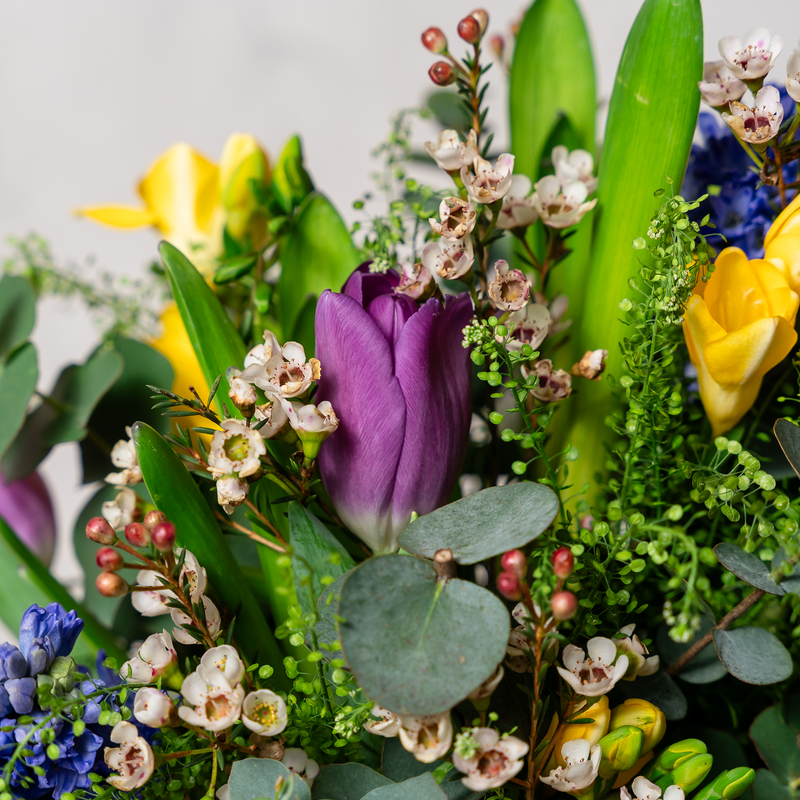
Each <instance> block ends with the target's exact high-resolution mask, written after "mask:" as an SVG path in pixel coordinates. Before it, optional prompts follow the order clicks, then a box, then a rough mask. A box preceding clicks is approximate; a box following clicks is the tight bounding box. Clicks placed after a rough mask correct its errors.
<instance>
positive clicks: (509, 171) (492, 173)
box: [461, 153, 514, 203]
mask: <svg viewBox="0 0 800 800" xmlns="http://www.w3.org/2000/svg"><path fill="white" fill-rule="evenodd" d="M473 169H474V171H475V174H474V175H470V171H469V167H467V166H466V165H464V166H463V167H461V180H462V181H463V183H464V186H465V187H466V189H467V194H468V195H469V196H470V197H471V198H472V200H474V201H475V202H476V203H494V202H496V201H497V200H501V199H502V198H503V197H505V196H506V194H507V193H508V190H509V188H510V187H511V178H512V175H513V171H514V156H512V155H511V154H510V153H503V154H502V155H501V156H500V157H499V158H498V159H497V161H496V162H495V165H494V168H492V165H491V164H490V163H489V162H488V161H487V160H486V159H484V158H481V157H480V156H476V157H475V160H474V161H473Z"/></svg>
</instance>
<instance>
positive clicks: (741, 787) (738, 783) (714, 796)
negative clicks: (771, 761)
mask: <svg viewBox="0 0 800 800" xmlns="http://www.w3.org/2000/svg"><path fill="white" fill-rule="evenodd" d="M755 777H756V773H755V770H753V769H751V768H750V767H736V768H735V769H729V770H726V771H725V772H723V773H722V774H721V775H719V776H717V778H716V779H715V780H714V782H713V783H710V784H709V785H708V786H705V787H704V788H703V789H701V790H700V791H699V792H698V793H697V794H696V795H695V796H694V800H734V798H736V797H739V796H740V795H742V794H744V793H745V792H746V791H747V790H748V789H749V788H750V784H751V783H752V782H753V781H754V780H755Z"/></svg>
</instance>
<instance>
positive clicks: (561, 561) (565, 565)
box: [550, 547, 575, 578]
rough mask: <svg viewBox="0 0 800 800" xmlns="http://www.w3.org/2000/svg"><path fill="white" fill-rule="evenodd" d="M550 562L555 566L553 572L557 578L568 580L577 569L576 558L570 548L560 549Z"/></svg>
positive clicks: (551, 557)
mask: <svg viewBox="0 0 800 800" xmlns="http://www.w3.org/2000/svg"><path fill="white" fill-rule="evenodd" d="M550 562H551V563H552V565H553V572H555V574H556V577H557V578H568V577H569V576H570V574H571V573H572V570H573V569H574V568H575V556H573V555H572V551H571V550H570V549H569V547H559V548H558V550H556V551H555V553H553V555H552V556H550Z"/></svg>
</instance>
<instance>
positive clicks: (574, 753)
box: [561, 739, 592, 764]
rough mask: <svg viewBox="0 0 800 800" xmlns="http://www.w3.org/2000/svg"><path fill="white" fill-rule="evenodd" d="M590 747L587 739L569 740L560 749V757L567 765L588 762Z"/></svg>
mask: <svg viewBox="0 0 800 800" xmlns="http://www.w3.org/2000/svg"><path fill="white" fill-rule="evenodd" d="M591 749H592V745H591V743H590V742H589V740H588V739H570V740H569V741H568V742H564V745H563V746H562V748H561V757H562V758H563V759H564V761H566V762H567V764H573V763H576V764H577V763H578V762H579V761H588V760H589V753H590V751H591Z"/></svg>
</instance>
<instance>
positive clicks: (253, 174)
mask: <svg viewBox="0 0 800 800" xmlns="http://www.w3.org/2000/svg"><path fill="white" fill-rule="evenodd" d="M268 177H269V164H268V162H267V156H266V154H265V153H264V151H263V150H262V149H261V147H260V145H259V144H258V142H257V141H256V139H255V138H254V137H252V136H250V135H249V134H244V133H235V134H233V136H231V137H230V138H229V139H228V141H227V142H226V143H225V148H224V150H223V151H222V160H221V161H220V165H219V180H220V188H221V190H222V205H223V206H224V207H225V211H226V219H225V222H226V224H227V227H228V232H229V233H230V234H231V236H233V237H234V239H242V238H244V237H245V236H246V235H248V234H249V235H250V238H251V244H252V245H256V246H257V245H258V244H259V243H260V242H261V241H262V240H263V238H264V236H265V235H266V219H265V218H264V216H263V214H261V213H260V212H259V206H258V204H257V203H256V201H255V198H254V197H253V193H252V191H251V189H250V179H251V178H252V179H254V180H256V181H258V182H259V183H266V182H267V181H268Z"/></svg>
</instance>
